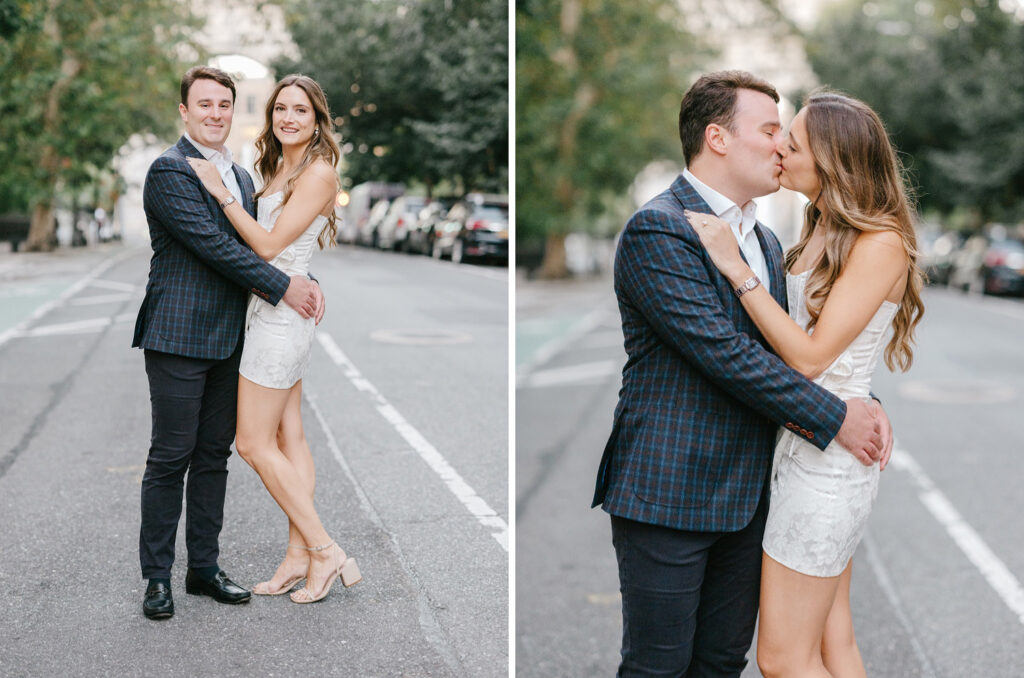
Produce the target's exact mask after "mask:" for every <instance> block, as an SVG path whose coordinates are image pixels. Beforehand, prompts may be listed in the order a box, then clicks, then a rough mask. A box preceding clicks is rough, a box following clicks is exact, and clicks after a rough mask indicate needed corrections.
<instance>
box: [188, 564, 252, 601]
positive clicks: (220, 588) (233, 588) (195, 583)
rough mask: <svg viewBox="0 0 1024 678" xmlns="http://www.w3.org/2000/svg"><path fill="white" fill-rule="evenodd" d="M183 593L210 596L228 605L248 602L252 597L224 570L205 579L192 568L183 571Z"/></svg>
mask: <svg viewBox="0 0 1024 678" xmlns="http://www.w3.org/2000/svg"><path fill="white" fill-rule="evenodd" d="M185 593H190V594H192V595H194V596H210V597H211V598H213V599H214V600H216V601H217V602H218V603H227V604H228V605H237V604H238V603H248V602H249V599H250V598H252V593H250V592H249V590H248V589H245V588H242V587H241V586H239V585H238V584H236V583H235V582H233V581H231V580H230V579H228V576H227V575H226V574H224V570H221V571H220V572H218V573H217V574H216V575H214V577H213V579H211V580H209V581H207V580H206V579H203V578H202V577H200V576H199V575H198V574H196V573H195V571H194V570H193V569H192V568H189V569H188V572H186V573H185Z"/></svg>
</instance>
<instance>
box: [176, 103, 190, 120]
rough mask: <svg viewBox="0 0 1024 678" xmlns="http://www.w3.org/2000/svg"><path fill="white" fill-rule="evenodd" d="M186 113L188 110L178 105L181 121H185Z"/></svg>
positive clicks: (183, 105) (182, 105)
mask: <svg viewBox="0 0 1024 678" xmlns="http://www.w3.org/2000/svg"><path fill="white" fill-rule="evenodd" d="M187 112H188V109H187V108H186V107H185V104H178V113H180V114H181V119H182V121H184V120H185V114H186V113H187Z"/></svg>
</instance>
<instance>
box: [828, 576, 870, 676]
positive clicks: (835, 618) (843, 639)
mask: <svg viewBox="0 0 1024 678" xmlns="http://www.w3.org/2000/svg"><path fill="white" fill-rule="evenodd" d="M852 568H853V561H852V560H851V561H850V562H849V563H847V564H846V569H845V570H843V573H842V574H841V575H839V586H838V588H837V589H836V599H835V601H834V602H833V603H832V609H831V610H830V611H829V613H828V619H826V620H825V633H823V634H822V636H821V658H822V661H823V662H824V664H825V668H827V669H828V670H829V673H831V674H832V675H833V676H835V678H867V673H866V672H865V671H864V661H863V660H862V659H861V656H860V650H859V649H857V640H856V638H854V635H853V616H852V614H851V613H850V573H851V570H852Z"/></svg>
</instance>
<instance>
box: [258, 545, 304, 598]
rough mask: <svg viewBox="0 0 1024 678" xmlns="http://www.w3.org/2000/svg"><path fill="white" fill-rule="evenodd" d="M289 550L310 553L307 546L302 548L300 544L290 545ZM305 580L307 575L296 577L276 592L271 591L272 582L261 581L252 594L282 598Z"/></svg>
mask: <svg viewBox="0 0 1024 678" xmlns="http://www.w3.org/2000/svg"><path fill="white" fill-rule="evenodd" d="M288 548H290V549H302V550H303V551H309V549H308V548H306V547H305V546H300V545H299V544H288ZM305 578H306V575H304V574H299V575H295V576H294V577H292V578H291V579H289V580H287V581H286V582H285V583H283V584H281V586H280V588H278V589H277V590H276V591H271V590H270V582H269V581H261V582H260V583H259V584H256V586H253V587H252V592H253V593H254V594H256V595H257V596H280V595H284V594H285V593H291V592H292V589H294V588H295V587H296V586H297V585H298V584H299V582H301V581H303V580H304V579H305ZM260 587H263V588H262V590H261V589H260Z"/></svg>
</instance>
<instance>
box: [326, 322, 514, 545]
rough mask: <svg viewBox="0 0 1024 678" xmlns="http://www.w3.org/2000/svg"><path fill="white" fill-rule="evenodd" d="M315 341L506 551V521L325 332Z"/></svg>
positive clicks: (507, 535) (507, 536)
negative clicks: (491, 530) (489, 529)
mask: <svg viewBox="0 0 1024 678" xmlns="http://www.w3.org/2000/svg"><path fill="white" fill-rule="evenodd" d="M316 337H317V340H318V341H319V342H320V345H321V346H322V347H323V349H324V350H325V351H326V352H327V355H329V356H330V357H331V360H333V361H334V363H335V364H336V365H337V366H338V367H340V368H341V370H342V372H343V373H344V375H345V377H346V378H347V379H348V380H349V381H350V382H351V383H352V385H353V386H355V387H356V389H358V390H360V391H362V392H364V393H366V394H367V395H368V396H369V397H370V399H371V400H373V402H374V403H375V404H376V406H377V411H378V412H380V414H381V416H383V417H384V418H385V419H386V420H387V421H388V423H390V424H391V426H392V427H393V428H394V429H395V430H396V431H397V432H398V434H399V435H400V436H402V437H403V438H404V439H405V441H406V442H407V443H409V445H410V446H411V447H412V448H413V450H415V451H416V453H417V454H419V455H420V458H422V459H423V461H425V462H426V463H427V466H429V467H430V468H431V470H432V471H434V473H436V474H437V475H438V477H440V478H441V480H442V481H443V482H444V484H445V485H446V486H447V487H448V489H449V490H450V491H451V493H452V494H454V495H455V497H456V498H457V499H458V500H459V501H460V502H462V505H463V506H465V507H466V509H467V510H468V511H469V512H470V513H471V514H472V515H473V516H474V517H475V518H476V519H477V521H478V522H479V523H480V524H481V525H483V526H484V527H488V528H493V529H496V530H497V531H496V532H492V533H491V536H492V537H494V539H495V541H497V542H498V543H499V544H501V547H502V548H503V549H505V550H506V551H508V548H509V545H508V538H509V534H508V524H507V523H506V522H505V521H504V520H503V519H502V518H501V516H499V515H498V513H497V511H495V510H494V509H492V508H491V507H490V506H488V504H487V502H485V501H484V500H483V499H482V498H481V497H480V496H479V495H478V494H477V493H476V491H475V490H473V488H472V487H470V486H469V484H468V483H466V481H465V480H463V478H462V476H460V475H459V474H458V472H457V471H456V470H455V469H454V468H452V466H451V464H449V463H448V461H447V460H446V459H445V458H444V456H442V455H441V453H440V452H438V451H437V448H435V447H434V446H433V445H431V444H430V443H429V442H428V441H427V439H426V438H424V437H423V434H421V433H420V432H419V431H417V430H416V428H414V427H413V425H412V424H410V423H409V422H408V421H406V419H405V417H403V416H402V415H401V413H399V412H398V410H396V409H395V408H394V406H393V405H392V404H391V403H389V402H388V401H387V399H385V398H384V396H382V395H381V393H380V391H378V390H377V387H376V386H374V385H373V384H372V383H370V381H369V380H367V379H366V378H365V377H363V375H362V374H360V372H359V370H358V369H357V368H356V366H355V365H353V364H352V361H351V360H349V359H348V356H346V355H345V353H344V352H342V350H341V348H340V347H339V346H338V344H337V343H336V342H335V341H334V339H333V338H332V337H331V335H329V334H327V333H326V332H317V335H316Z"/></svg>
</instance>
